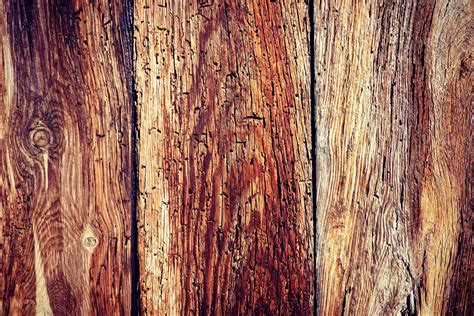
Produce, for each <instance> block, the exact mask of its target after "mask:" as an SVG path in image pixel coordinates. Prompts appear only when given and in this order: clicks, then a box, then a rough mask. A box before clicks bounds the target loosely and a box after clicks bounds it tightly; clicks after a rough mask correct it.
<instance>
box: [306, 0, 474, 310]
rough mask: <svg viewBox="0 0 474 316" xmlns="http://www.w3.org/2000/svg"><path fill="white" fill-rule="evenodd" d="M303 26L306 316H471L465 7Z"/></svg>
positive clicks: (355, 14) (335, 6)
mask: <svg viewBox="0 0 474 316" xmlns="http://www.w3.org/2000/svg"><path fill="white" fill-rule="evenodd" d="M314 20H315V65H314V66H315V74H316V86H317V93H316V95H317V100H316V101H317V102H316V105H317V111H316V127H317V148H316V152H317V156H316V157H317V158H316V160H317V175H318V176H317V178H318V183H317V194H316V195H317V219H318V221H317V222H318V223H317V232H318V233H317V240H318V242H317V247H316V248H317V260H316V270H317V280H318V291H317V292H318V297H317V302H318V303H317V304H318V313H319V314H321V315H334V314H346V315H381V314H383V315H393V314H395V313H397V312H401V313H405V314H408V313H410V314H412V313H416V314H422V315H440V314H443V315H444V314H452V313H454V314H456V315H458V314H464V315H472V314H473V305H472V303H473V301H474V300H473V296H472V289H473V288H472V285H473V279H472V276H473V271H472V237H473V235H472V227H473V226H472V223H473V218H472V204H471V203H470V199H471V198H472V187H471V186H472V176H471V175H472V166H473V155H472V150H471V141H472V138H471V136H472V134H471V133H472V125H471V124H472V123H471V121H472V62H473V60H472V51H473V46H472V35H473V24H472V3H470V2H469V1H467V0H451V1H449V0H446V1H436V2H435V1H403V0H397V1H390V2H388V1H365V2H364V3H362V2H355V3H354V1H343V0H341V1H335V0H322V1H319V2H317V3H315V8H314Z"/></svg>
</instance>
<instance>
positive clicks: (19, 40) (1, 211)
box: [0, 0, 132, 315]
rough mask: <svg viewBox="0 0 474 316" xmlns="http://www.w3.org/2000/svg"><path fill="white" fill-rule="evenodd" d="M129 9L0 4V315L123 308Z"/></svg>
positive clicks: (99, 4)
mask: <svg viewBox="0 0 474 316" xmlns="http://www.w3.org/2000/svg"><path fill="white" fill-rule="evenodd" d="M130 9H131V8H130V5H129V4H127V2H122V1H115V2H110V1H105V0H104V1H91V2H89V1H45V0H44V1H23V0H21V1H16V0H15V1H14V0H11V1H10V0H9V1H2V3H1V4H0V15H1V16H0V25H1V28H0V36H1V49H0V52H1V58H0V63H1V71H0V77H1V78H0V79H1V80H0V84H1V89H0V90H1V102H2V103H1V105H0V297H1V302H0V314H1V315H10V314H12V315H30V314H34V313H36V314H38V315H50V314H52V313H54V314H55V315H66V314H75V315H90V314H94V313H99V314H101V315H116V314H119V313H121V314H129V313H130V289H131V284H130V259H129V258H130V242H129V237H130V170H131V166H130V160H131V143H130V135H131V98H130V95H129V92H128V91H132V90H131V74H132V68H131V66H132V65H131V54H130V51H129V48H130V47H131V26H132V24H131V17H130Z"/></svg>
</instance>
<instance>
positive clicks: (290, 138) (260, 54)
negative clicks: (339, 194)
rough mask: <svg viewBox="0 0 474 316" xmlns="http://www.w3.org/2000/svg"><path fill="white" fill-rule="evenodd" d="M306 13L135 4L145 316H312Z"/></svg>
mask: <svg viewBox="0 0 474 316" xmlns="http://www.w3.org/2000/svg"><path fill="white" fill-rule="evenodd" d="M308 12H309V10H308V6H307V4H305V3H304V2H303V1H294V0H292V1H279V2H276V1H268V0H264V1H161V2H160V1H155V2H154V3H151V2H150V1H143V0H141V1H136V2H135V37H136V50H137V53H136V61H135V66H136V82H137V103H138V120H139V122H138V127H137V128H138V129H139V131H138V139H139V141H138V146H139V149H138V154H139V163H138V169H139V201H138V225H139V226H138V229H139V257H140V284H139V286H140V294H141V308H142V311H143V312H144V313H147V314H155V315H185V314H186V315H188V314H198V313H199V314H204V315H209V314H214V313H216V314H237V313H239V314H243V315H246V314H251V313H263V314H297V315H310V314H312V311H313V308H314V306H313V298H314V283H313V282H314V278H313V264H314V263H313V262H314V261H313V260H314V255H313V253H314V250H313V245H314V242H313V218H312V217H313V209H312V181H311V180H312V179H311V130H310V118H311V107H310V87H309V86H310V81H309V78H310V66H309V27H310V26H309V17H308Z"/></svg>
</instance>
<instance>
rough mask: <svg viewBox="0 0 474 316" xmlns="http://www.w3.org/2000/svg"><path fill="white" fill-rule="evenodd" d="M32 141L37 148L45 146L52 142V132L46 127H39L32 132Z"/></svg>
mask: <svg viewBox="0 0 474 316" xmlns="http://www.w3.org/2000/svg"><path fill="white" fill-rule="evenodd" d="M31 141H32V142H33V145H34V146H35V147H37V148H45V147H47V146H48V145H50V144H51V132H50V131H49V129H47V128H45V127H39V128H36V129H34V130H33V131H32V132H31Z"/></svg>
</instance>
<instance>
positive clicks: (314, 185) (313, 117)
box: [308, 0, 318, 314]
mask: <svg viewBox="0 0 474 316" xmlns="http://www.w3.org/2000/svg"><path fill="white" fill-rule="evenodd" d="M308 11H309V66H310V80H311V82H310V107H311V109H310V111H311V119H310V122H311V123H310V124H311V126H310V128H311V167H312V170H311V171H312V177H311V178H312V179H311V180H312V181H311V185H312V195H311V196H312V210H313V234H314V235H313V252H314V253H313V282H314V285H313V286H314V293H313V300H314V301H313V308H314V313H315V314H317V304H318V280H317V271H316V268H317V267H316V255H317V204H316V202H317V196H316V192H317V173H316V170H317V169H316V168H317V164H316V163H317V161H316V145H317V142H316V137H317V130H316V73H315V71H316V70H315V43H314V35H315V29H314V0H309V3H308Z"/></svg>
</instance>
